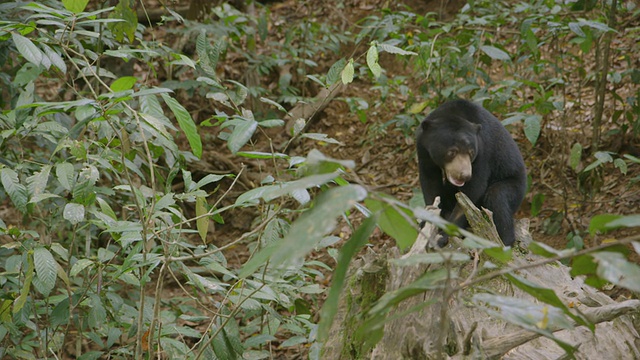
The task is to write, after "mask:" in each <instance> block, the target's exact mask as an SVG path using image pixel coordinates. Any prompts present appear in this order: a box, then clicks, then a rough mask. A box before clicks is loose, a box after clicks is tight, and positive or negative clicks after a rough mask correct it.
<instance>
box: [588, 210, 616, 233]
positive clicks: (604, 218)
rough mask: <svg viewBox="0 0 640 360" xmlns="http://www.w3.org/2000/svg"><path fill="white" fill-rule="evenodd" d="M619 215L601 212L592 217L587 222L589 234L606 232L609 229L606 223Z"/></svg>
mask: <svg viewBox="0 0 640 360" xmlns="http://www.w3.org/2000/svg"><path fill="white" fill-rule="evenodd" d="M621 217H622V216H621V215H614V214H601V215H596V216H594V217H592V218H591V222H590V223H589V234H591V235H595V234H596V233H597V232H602V233H604V232H606V231H607V230H609V229H610V228H609V227H608V224H609V223H610V222H612V221H614V220H617V219H619V218H621Z"/></svg>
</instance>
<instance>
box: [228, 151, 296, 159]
mask: <svg viewBox="0 0 640 360" xmlns="http://www.w3.org/2000/svg"><path fill="white" fill-rule="evenodd" d="M236 155H238V156H242V157H246V158H249V159H288V158H289V155H287V154H283V153H270V152H259V151H238V152H237V153H236Z"/></svg>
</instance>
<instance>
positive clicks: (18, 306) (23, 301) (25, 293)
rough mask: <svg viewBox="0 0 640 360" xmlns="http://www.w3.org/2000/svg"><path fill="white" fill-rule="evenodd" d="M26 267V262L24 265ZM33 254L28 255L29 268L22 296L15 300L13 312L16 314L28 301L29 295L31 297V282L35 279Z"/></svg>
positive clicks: (23, 284)
mask: <svg viewBox="0 0 640 360" xmlns="http://www.w3.org/2000/svg"><path fill="white" fill-rule="evenodd" d="M22 266H23V267H24V264H23V265H22ZM34 270H35V268H34V266H33V256H32V254H28V256H27V270H26V271H25V273H24V283H22V287H21V288H20V296H18V298H17V299H16V300H15V301H14V302H13V313H14V314H16V313H18V312H19V311H20V310H22V308H23V307H24V304H26V303H27V297H29V291H30V290H31V282H32V281H33V274H34Z"/></svg>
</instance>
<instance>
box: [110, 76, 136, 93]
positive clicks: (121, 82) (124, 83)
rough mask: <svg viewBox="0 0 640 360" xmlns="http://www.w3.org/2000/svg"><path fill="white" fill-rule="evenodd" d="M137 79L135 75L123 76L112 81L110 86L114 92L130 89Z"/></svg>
mask: <svg viewBox="0 0 640 360" xmlns="http://www.w3.org/2000/svg"><path fill="white" fill-rule="evenodd" d="M137 81H138V79H137V78H136V77H135V76H123V77H121V78H119V79H118V80H116V81H114V82H112V83H111V86H110V88H111V90H112V91H114V92H118V91H125V90H131V89H133V85H135V84H136V82H137Z"/></svg>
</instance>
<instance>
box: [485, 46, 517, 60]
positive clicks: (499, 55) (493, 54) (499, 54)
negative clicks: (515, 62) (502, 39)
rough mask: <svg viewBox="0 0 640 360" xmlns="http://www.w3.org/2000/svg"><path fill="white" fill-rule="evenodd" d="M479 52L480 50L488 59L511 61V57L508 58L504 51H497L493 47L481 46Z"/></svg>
mask: <svg viewBox="0 0 640 360" xmlns="http://www.w3.org/2000/svg"><path fill="white" fill-rule="evenodd" d="M480 50H482V52H484V53H485V54H487V55H489V57H490V58H492V59H494V60H503V61H509V60H511V57H510V56H509V54H507V53H506V52H505V51H504V50H500V49H498V48H497V47H495V46H489V45H483V46H480Z"/></svg>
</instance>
